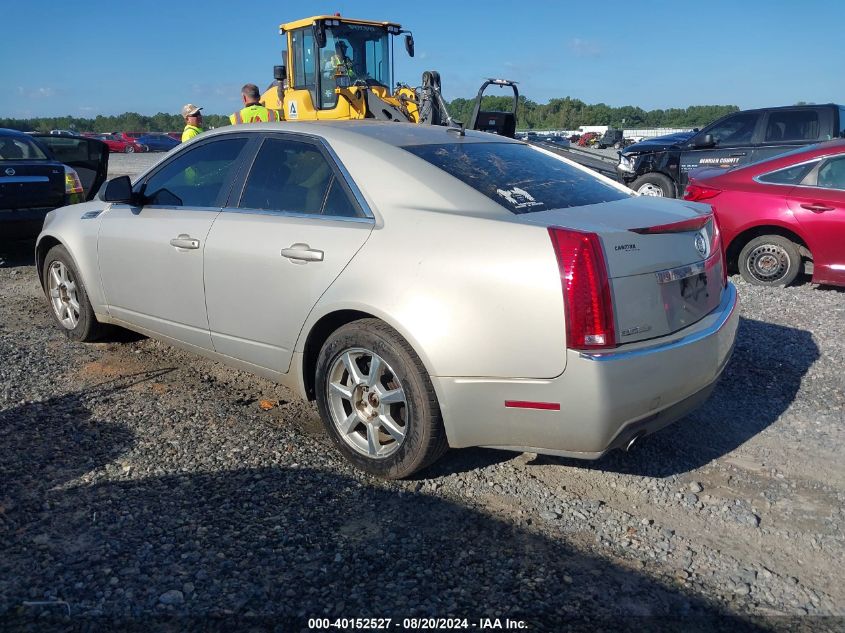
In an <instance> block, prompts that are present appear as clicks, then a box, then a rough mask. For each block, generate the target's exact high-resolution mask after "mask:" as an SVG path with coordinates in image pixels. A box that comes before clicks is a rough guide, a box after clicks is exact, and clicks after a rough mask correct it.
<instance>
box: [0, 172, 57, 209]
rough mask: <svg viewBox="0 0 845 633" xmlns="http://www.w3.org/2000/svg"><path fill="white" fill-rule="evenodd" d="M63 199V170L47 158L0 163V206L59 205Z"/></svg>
mask: <svg viewBox="0 0 845 633" xmlns="http://www.w3.org/2000/svg"><path fill="white" fill-rule="evenodd" d="M64 199H65V169H64V167H63V166H62V165H59V164H57V163H54V162H51V161H34V160H33V161H27V162H18V161H16V162H14V163H13V164H4V163H0V209H33V208H44V207H59V206H62V205H63V204H64Z"/></svg>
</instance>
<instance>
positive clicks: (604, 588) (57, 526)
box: [0, 156, 845, 630]
mask: <svg viewBox="0 0 845 633" xmlns="http://www.w3.org/2000/svg"><path fill="white" fill-rule="evenodd" d="M138 158H147V157H146V156H141V157H138ZM30 249H31V245H26V246H24V247H23V248H22V249H18V250H12V251H11V252H8V251H9V249H8V248H6V251H7V252H6V254H5V255H4V257H5V258H6V263H5V264H4V265H3V266H2V267H0V358H2V359H3V362H2V363H0V543H2V556H0V622H4V621H6V622H7V623H10V622H11V623H15V624H16V625H19V626H20V628H28V627H31V628H40V627H41V625H42V624H43V623H44V622H45V621H47V618H51V617H60V616H61V617H63V618H65V622H69V623H70V624H71V625H73V624H75V623H77V624H78V623H81V622H85V621H87V619H89V618H103V620H98V621H101V622H102V621H105V618H118V619H123V620H122V622H123V623H124V624H126V623H139V622H146V621H147V620H148V619H149V618H151V617H154V616H164V617H166V616H177V615H178V616H188V617H189V619H188V620H180V622H182V623H183V624H185V623H186V622H187V623H197V622H200V623H202V624H201V627H202V628H207V625H208V621H207V620H203V618H209V617H219V618H224V620H215V621H222V622H226V621H227V620H225V618H227V617H228V618H235V619H241V618H246V617H251V618H253V620H252V621H253V622H254V623H267V622H272V623H275V624H279V623H285V624H284V627H283V628H282V629H281V630H299V629H305V628H306V626H307V618H309V617H332V618H333V617H385V618H393V619H394V624H393V626H394V628H396V624H397V623H401V621H402V618H405V617H412V616H416V617H423V616H435V617H449V616H451V617H462V618H463V617H466V618H469V619H470V620H469V621H470V623H473V622H478V620H479V619H480V618H483V617H489V618H495V617H500V618H505V617H509V618H511V619H521V620H524V621H525V622H526V623H528V625H529V626H530V627H531V629H532V630H562V628H563V626H562V624H561V623H562V622H568V623H571V622H584V623H586V626H587V628H589V629H593V630H594V629H595V628H596V626H597V625H596V622H603V623H606V624H607V625H608V627H609V628H608V629H607V630H618V629H619V628H623V627H624V625H625V624H626V623H627V624H630V623H631V622H632V621H631V620H630V618H631V617H632V616H642V617H645V616H651V618H652V619H648V620H633V622H636V623H637V624H636V626H637V627H641V628H647V629H648V628H659V626H658V625H660V626H662V625H666V624H667V623H669V622H675V623H676V624H678V621H677V620H666V619H660V618H666V617H669V616H671V617H673V618H682V620H681V621H680V624H679V627H682V628H683V629H684V630H689V629H690V626H691V623H692V624H693V625H694V624H695V623H698V624H701V626H702V628H703V629H709V628H710V627H712V626H714V620H713V618H723V617H725V616H726V615H727V616H732V617H734V618H738V619H737V620H733V621H731V622H730V623H729V625H728V626H727V628H726V629H725V630H739V629H743V630H745V629H756V630H770V629H783V630H786V629H794V628H795V627H797V626H799V625H804V628H805V629H807V630H823V629H830V630H841V627H842V625H843V622H845V619H843V618H845V583H842V582H841V570H842V569H843V566H845V546H844V545H845V544H844V543H843V523H844V522H845V517H843V506H842V502H843V499H844V498H845V462H843V459H842V450H843V447H845V431H843V428H845V427H844V426H843V422H845V372H843V367H845V340H843V337H842V336H841V331H842V330H841V328H842V323H843V321H845V293H843V292H842V291H840V290H836V289H832V288H824V287H817V286H813V285H811V284H808V283H804V284H803V285H799V286H797V287H793V288H787V289H779V290H764V289H760V288H755V287H752V286H749V285H747V284H745V283H743V282H742V280H740V279H739V278H738V277H734V278H733V281H734V283H736V284H737V286H738V287H739V290H740V295H741V299H742V317H743V318H742V322H741V326H740V333H739V338H738V342H737V347H736V351H735V353H734V356H733V359H732V360H731V362H730V364H729V365H728V367H727V369H726V372H725V375H724V377H723V378H722V380H721V382H720V384H719V386H718V388H717V389H716V391H715V392H714V394H713V396H712V397H711V398H710V400H709V401H708V402H707V403H706V404H705V406H704V407H702V408H701V409H700V410H699V411H697V412H696V413H694V414H693V415H691V416H690V417H688V418H687V419H685V420H682V421H680V422H678V423H676V424H675V425H673V426H671V427H669V428H667V429H665V430H663V431H661V432H659V433H657V434H655V435H654V436H651V437H648V438H646V439H645V440H644V441H643V442H642V443H641V444H640V445H639V446H638V447H637V448H635V450H634V451H633V452H632V453H628V454H625V453H615V454H612V455H609V456H607V457H606V458H604V459H602V460H600V461H597V462H592V463H587V462H578V461H575V460H567V459H562V458H552V457H545V456H536V455H530V454H521V455H520V454H514V453H507V452H501V451H493V450H483V449H469V450H454V451H450V452H449V453H448V454H447V455H446V456H445V457H444V458H443V459H442V460H441V461H440V462H438V463H437V464H435V466H434V467H432V468H431V469H429V470H428V471H427V472H424V473H421V474H420V476H419V477H418V478H417V479H415V480H411V481H405V482H382V481H378V480H373V479H371V478H368V477H367V476H364V475H362V474H360V473H358V472H356V471H354V470H353V469H352V468H350V467H349V466H348V465H347V464H346V463H345V462H344V461H343V460H342V459H340V457H339V456H338V455H337V454H336V453H335V451H334V450H333V449H332V447H331V445H330V443H329V441H328V440H327V438H325V437H324V435H323V433H322V430H321V427H320V423H319V421H318V419H317V417H316V411H315V408H314V407H313V406H312V405H310V404H307V403H303V402H301V401H298V400H296V399H295V398H294V396H293V395H292V394H291V393H289V392H288V391H287V390H285V389H284V388H282V387H280V386H278V385H276V384H273V383H270V382H268V381H266V380H263V379H260V378H256V377H254V376H251V375H249V374H245V373H241V372H238V371H234V370H231V369H228V368H226V367H224V366H222V365H220V364H217V363H214V362H211V361H207V360H204V359H201V358H198V357H194V356H192V355H190V354H188V353H184V352H181V351H178V350H174V349H172V348H169V347H167V346H165V345H163V344H160V343H158V342H155V341H152V340H149V339H145V338H140V337H136V336H133V335H129V334H127V335H125V336H121V337H119V340H115V341H112V342H106V343H98V344H76V343H71V342H69V341H68V340H67V339H66V338H65V337H64V336H63V334H62V333H61V332H60V331H59V330H58V329H57V327H56V326H54V325H53V323H52V321H51V319H50V316H49V313H48V307H47V305H46V301H45V300H44V298H43V296H42V294H41V292H40V288H39V285H38V281H37V279H36V276H35V273H34V268H33V267H32V266H31V265H29V258H30V253H31V250H30ZM0 250H3V248H2V247H0ZM262 405H263V406H262ZM837 579H839V580H837ZM68 613H69V614H70V616H69V617H68V616H67V614H68ZM808 615H809V616H835V617H828V618H811V617H806V616H808ZM796 616H803V617H798V618H796ZM790 617H791V618H793V619H790ZM575 618H582V619H581V620H576V619H575ZM583 618H587V619H586V620H584V619H583ZM655 618H656V619H655ZM597 619H598V620H597ZM719 621H720V622H721V620H719ZM694 628H695V627H694V626H693V629H694Z"/></svg>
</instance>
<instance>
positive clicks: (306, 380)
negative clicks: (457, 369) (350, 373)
mask: <svg viewBox="0 0 845 633" xmlns="http://www.w3.org/2000/svg"><path fill="white" fill-rule="evenodd" d="M361 319H378V320H379V321H381V322H383V323H385V324H386V325H388V326H389V327H391V328H393V329H394V330H395V331H396V332H397V333H398V334H399V335H400V336H401V337H402V338H403V339H405V341H406V342H407V344H408V345H409V346H410V347H411V349H412V350H413V351H414V353H415V354H416V355H417V356H418V357H419V359H420V362H421V363H422V365H423V368H424V369H425V370H426V372H427V373H428V375H429V376H434V375H435V373H434V372H433V371H432V365H431V362H430V359H429V358H428V357H427V355H425V354H424V353H422V350H421V349H420V345H419V344H418V341H416V340H414V338H413V337H411V336H409V335H408V333H407V331H406V330H405V328H403V327H401V325H399V324H397V323H396V322H394V320H393V319H391V318H389V316H386V315H382V314H380V313H378V311H365V310H356V309H339V310H334V311H332V312H329V313H327V314H324V315H323V316H321V317H320V318H319V319H318V320H317V321H316V323H314V325H313V326H311V329H310V330H309V331H308V335H307V337H306V338H305V344H304V346H303V352H302V382H303V386H304V390H305V394H306V396H307V397H308V400H315V399H316V398H317V394H316V384H315V383H316V370H317V359H318V358H319V356H320V350H321V349H322V348H323V345H324V344H325V342H326V341H327V340H328V338H329V337H330V336H331V335H332V334H333V333H334V332H335V331H337V330H338V329H340V328H341V327H343V326H344V325H346V324H347V323H351V322H353V321H360V320H361ZM434 389H435V391H437V386H436V385H435V387H434ZM437 395H438V399H439V396H440V394H439V393H438V394H437Z"/></svg>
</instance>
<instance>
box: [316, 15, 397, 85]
mask: <svg viewBox="0 0 845 633" xmlns="http://www.w3.org/2000/svg"><path fill="white" fill-rule="evenodd" d="M389 38H390V35H389V34H388V33H387V29H386V28H384V27H381V26H371V25H368V24H340V25H337V26H327V27H326V45H325V46H324V47H322V48H321V49H320V51H319V52H320V60H319V63H320V70H321V71H322V73H323V85H324V86H331V87H332V88H334V78H335V76H336V75H341V74H342V75H348V76H349V77H350V78H351V79H352V80H353V82H355V81H364V82H366V83H367V85H370V86H385V87H389V86H390V84H391V82H392V78H391V69H390V39H389Z"/></svg>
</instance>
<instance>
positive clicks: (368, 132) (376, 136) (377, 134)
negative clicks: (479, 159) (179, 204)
mask: <svg viewBox="0 0 845 633" xmlns="http://www.w3.org/2000/svg"><path fill="white" fill-rule="evenodd" d="M245 130H248V131H250V132H258V131H264V132H291V133H295V134H306V135H308V134H310V135H314V136H320V137H323V138H325V139H326V140H327V141H333V140H338V141H345V142H351V143H355V141H356V139H359V140H365V139H369V140H372V141H376V142H381V143H385V144H387V145H392V146H394V147H404V146H408V145H434V144H440V143H455V142H458V141H459V140H460V141H461V142H466V143H518V144H523V143H522V141H517V140H514V139H511V138H507V137H504V136H498V135H496V134H490V133H489V132H478V131H475V130H467V131H466V135H465V136H463V137H461V136H460V134H459V131H458V130H457V128H447V127H445V126H442V125H419V124H416V123H397V122H391V121H281V122H278V123H250V124H249V125H246V126H244V125H233V126H225V127H223V128H219V129H217V130H213V131H211V132H207V133H206V134H203V137H205V138H207V137H208V135H209V134H235V133H242V132H244V131H245Z"/></svg>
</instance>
